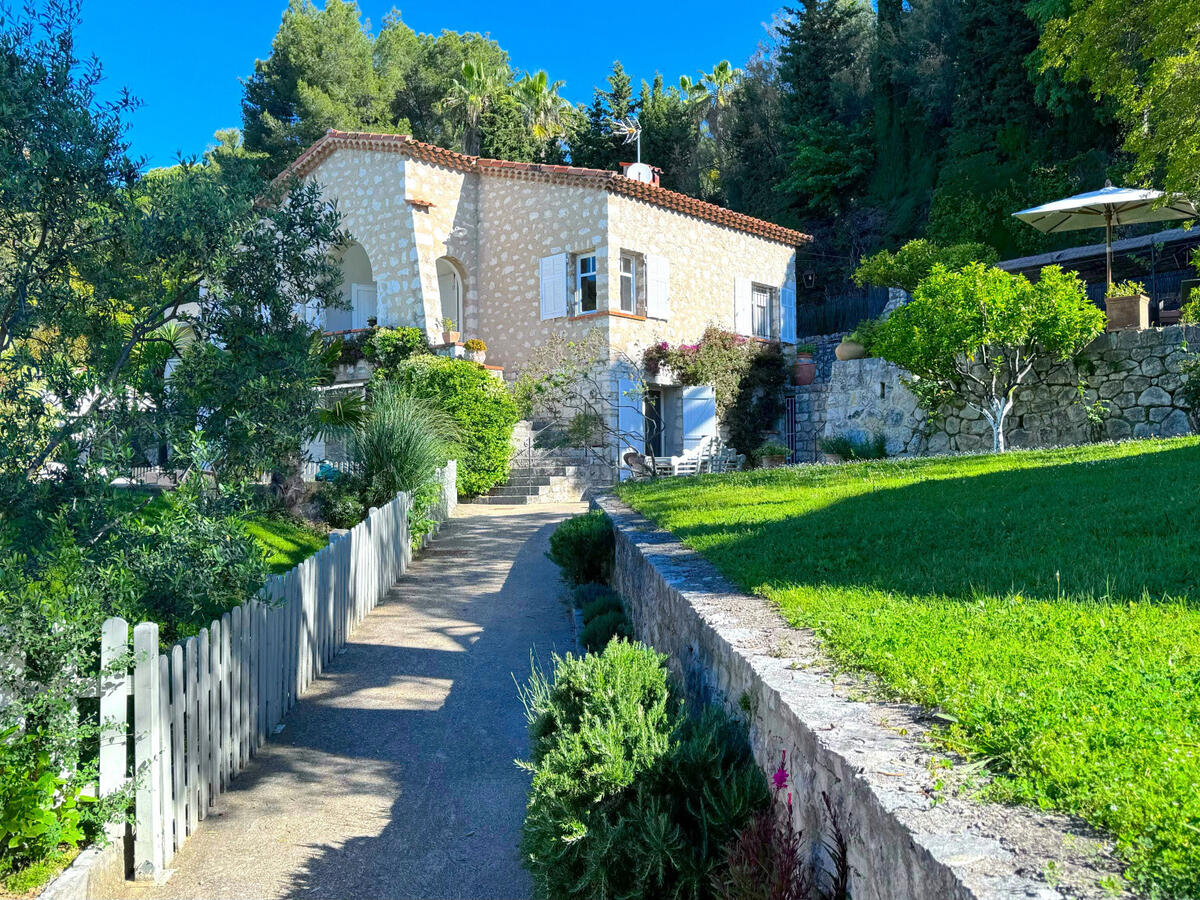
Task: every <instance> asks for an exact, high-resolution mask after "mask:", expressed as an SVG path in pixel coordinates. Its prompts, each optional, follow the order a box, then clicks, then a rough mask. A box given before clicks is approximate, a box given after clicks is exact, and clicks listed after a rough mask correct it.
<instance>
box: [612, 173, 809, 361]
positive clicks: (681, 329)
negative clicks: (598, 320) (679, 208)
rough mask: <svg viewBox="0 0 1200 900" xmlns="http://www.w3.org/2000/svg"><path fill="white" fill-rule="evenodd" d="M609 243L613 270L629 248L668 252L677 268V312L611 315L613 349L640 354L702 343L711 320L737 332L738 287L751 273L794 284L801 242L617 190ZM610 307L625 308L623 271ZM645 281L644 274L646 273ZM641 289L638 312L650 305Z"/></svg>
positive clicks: (638, 253)
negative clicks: (654, 346)
mask: <svg viewBox="0 0 1200 900" xmlns="http://www.w3.org/2000/svg"><path fill="white" fill-rule="evenodd" d="M608 210H609V213H608V231H607V236H606V240H607V244H608V253H609V258H610V270H611V271H612V272H613V273H619V271H620V270H619V265H618V264H619V259H620V254H621V252H622V251H625V252H628V253H631V254H633V255H635V257H638V258H640V257H644V256H645V255H646V254H653V255H655V256H662V257H665V258H666V259H667V261H668V263H669V266H670V280H669V293H670V314H669V316H668V317H667V318H666V319H641V318H630V317H626V316H618V315H613V316H609V317H608V319H609V324H608V328H609V333H610V335H611V341H612V346H613V350H614V353H617V354H620V355H626V356H630V357H632V358H634V359H639V358H640V357H641V353H642V351H643V350H644V349H645V348H646V347H647V346H649V345H650V344H651V343H653V342H655V341H667V342H669V343H671V344H680V343H691V342H694V341H696V340H697V339H698V338H699V337H700V335H701V334H703V333H704V329H705V328H707V327H708V326H709V325H717V326H719V327H721V328H725V329H728V330H733V328H734V285H735V282H736V280H737V279H738V278H748V279H750V280H751V281H755V282H758V283H759V284H764V285H770V286H772V287H776V288H780V289H782V288H784V287H788V288H792V289H794V288H795V285H796V281H795V278H796V275H795V268H796V267H795V256H796V251H795V248H794V247H789V246H787V245H785V244H780V243H777V242H775V241H770V240H767V239H766V238H761V237H756V236H754V235H751V234H746V233H745V232H742V231H737V230H734V229H731V228H726V227H724V226H721V225H717V224H716V223H714V222H708V221H705V220H702V219H697V218H695V217H693V216H688V215H684V214H682V213H678V212H674V211H672V210H669V209H663V208H662V207H660V206H657V205H655V204H652V203H646V202H644V201H641V200H635V199H633V198H630V197H623V196H619V195H612V196H610V197H609V199H608ZM612 277H613V279H614V280H613V286H612V288H611V289H610V292H609V301H608V305H607V307H605V306H602V307H601V309H607V310H609V311H610V312H616V311H619V309H620V293H619V291H618V289H617V281H616V280H615V279H616V277H617V275H616V274H614V275H613V276H612ZM643 280H644V279H643ZM644 290H645V289H644V286H640V287H639V297H640V303H639V311H644V309H645V305H644V304H645V293H644Z"/></svg>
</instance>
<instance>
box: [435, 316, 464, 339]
mask: <svg viewBox="0 0 1200 900" xmlns="http://www.w3.org/2000/svg"><path fill="white" fill-rule="evenodd" d="M439 327H440V328H441V329H442V343H443V344H457V343H458V339H459V338H460V337H461V336H462V335H460V334H459V333H458V331H457V328H458V326H457V325H456V324H455V322H454V320H453V319H442V320H441V321H440V325H439Z"/></svg>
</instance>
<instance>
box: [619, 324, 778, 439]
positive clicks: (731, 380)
mask: <svg viewBox="0 0 1200 900" xmlns="http://www.w3.org/2000/svg"><path fill="white" fill-rule="evenodd" d="M642 365H643V366H644V367H645V369H646V372H647V374H649V375H657V374H658V373H659V372H661V371H662V370H663V369H669V370H670V371H671V372H672V373H674V375H675V377H676V378H677V379H678V380H679V383H680V384H684V385H698V384H707V385H712V388H713V392H714V394H715V395H716V401H717V416H718V417H719V418H720V420H721V424H723V425H724V426H725V428H726V429H727V430H728V432H729V442H730V443H731V444H733V446H735V447H737V449H738V450H739V451H741V452H743V453H748V452H750V451H751V450H754V449H755V448H757V447H758V446H759V445H760V444H761V443H762V442H763V432H764V431H766V430H769V429H772V428H773V427H774V425H775V422H776V421H777V420H778V419H779V417H780V415H782V414H783V386H784V385H785V384H786V383H787V366H786V364H785V362H784V358H783V352H782V350H781V348H780V346H779V344H778V343H775V342H763V341H754V340H749V339H747V338H744V337H742V336H741V335H739V334H734V333H733V332H730V331H725V330H724V329H721V328H716V327H714V326H710V327H709V328H708V329H707V330H705V332H704V334H703V335H701V337H700V340H699V341H698V342H697V343H695V344H680V345H678V346H677V347H672V346H671V345H670V344H668V343H666V342H665V341H663V342H661V343H657V344H651V345H650V346H649V347H648V348H646V351H645V353H644V354H643V356H642Z"/></svg>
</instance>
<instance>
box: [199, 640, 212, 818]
mask: <svg viewBox="0 0 1200 900" xmlns="http://www.w3.org/2000/svg"><path fill="white" fill-rule="evenodd" d="M197 645H198V650H197V653H196V663H197V668H198V670H199V671H198V673H197V681H198V690H197V694H198V695H199V696H197V698H196V699H197V701H198V702H199V707H198V709H197V716H196V726H197V727H196V747H197V753H196V757H197V759H196V762H197V763H198V764H199V766H200V781H199V784H200V800H199V802H198V803H197V804H196V806H197V809H196V813H197V814H198V815H199V817H200V819H202V820H203V819H205V818H207V817H208V806H209V804H210V803H212V801H213V795H214V792H213V786H212V785H213V780H212V705H211V697H212V650H211V646H212V645H211V644H210V643H209V637H208V629H207V628H201V629H200V634H199V636H198V640H197Z"/></svg>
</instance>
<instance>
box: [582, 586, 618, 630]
mask: <svg viewBox="0 0 1200 900" xmlns="http://www.w3.org/2000/svg"><path fill="white" fill-rule="evenodd" d="M605 590H606V593H604V594H601V595H600V596H598V597H596V599H594V600H589V601H588V602H587V603H585V604H584V605H583V607H582V609H583V622H584V624H585V625H586V624H587V623H588V622H590V621H592V619H594V618H596V617H597V616H602V615H604V614H605V613H606V612H612V611H613V610H616V611H617V612H619V613H624V612H625V607H624V606H622V605H621V598H620V597H618V596H617V595H616V594H615V593H614V592H612V591H609V590H607V589H605Z"/></svg>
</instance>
